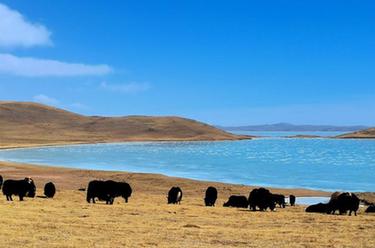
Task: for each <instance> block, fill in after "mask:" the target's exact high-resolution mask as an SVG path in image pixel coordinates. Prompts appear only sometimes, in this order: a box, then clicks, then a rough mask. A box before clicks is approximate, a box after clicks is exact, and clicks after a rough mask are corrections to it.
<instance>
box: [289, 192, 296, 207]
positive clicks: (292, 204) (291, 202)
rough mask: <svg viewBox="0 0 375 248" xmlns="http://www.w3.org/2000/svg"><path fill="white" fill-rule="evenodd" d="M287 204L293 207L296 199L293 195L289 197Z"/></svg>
mask: <svg viewBox="0 0 375 248" xmlns="http://www.w3.org/2000/svg"><path fill="white" fill-rule="evenodd" d="M289 204H290V206H294V205H295V204H296V197H295V196H294V195H290V196H289Z"/></svg>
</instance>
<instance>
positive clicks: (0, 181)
mask: <svg viewBox="0 0 375 248" xmlns="http://www.w3.org/2000/svg"><path fill="white" fill-rule="evenodd" d="M1 186H3V176H2V175H0V189H1Z"/></svg>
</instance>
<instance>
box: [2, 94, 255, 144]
mask: <svg viewBox="0 0 375 248" xmlns="http://www.w3.org/2000/svg"><path fill="white" fill-rule="evenodd" d="M246 138H250V137H248V136H238V135H233V134H230V133H227V132H225V131H222V130H220V129H217V128H215V127H212V126H210V125H207V124H204V123H201V122H198V121H194V120H190V119H186V118H180V117H151V116H126V117H100V116H83V115H79V114H75V113H72V112H68V111H65V110H62V109H58V108H54V107H50V106H46V105H42V104H38V103H30V102H8V101H3V102H0V147H3V148H4V147H20V146H35V145H50V144H51V145H52V144H66V143H97V142H121V141H177V140H179V141H191V140H238V139H246Z"/></svg>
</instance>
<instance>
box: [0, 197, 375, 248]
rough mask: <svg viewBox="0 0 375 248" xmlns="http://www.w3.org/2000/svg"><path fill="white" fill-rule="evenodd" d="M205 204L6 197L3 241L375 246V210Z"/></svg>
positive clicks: (1, 226)
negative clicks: (335, 212) (342, 212)
mask: <svg viewBox="0 0 375 248" xmlns="http://www.w3.org/2000/svg"><path fill="white" fill-rule="evenodd" d="M222 202H223V199H220V200H219V204H218V206H217V207H213V208H207V207H203V203H202V199H201V198H199V197H189V198H188V197H186V198H185V199H184V200H183V202H182V204H181V205H167V204H166V199H165V195H148V194H143V193H138V192H137V193H135V194H134V196H133V197H132V198H131V199H130V202H129V203H128V204H125V203H124V202H123V200H122V199H121V200H120V199H117V200H116V202H115V204H114V205H113V206H109V205H105V204H95V205H94V204H91V205H90V204H88V203H86V202H85V192H80V191H73V190H64V191H59V192H58V193H57V195H56V198H55V199H43V198H34V199H29V198H27V199H26V201H24V202H19V201H14V202H6V201H5V199H4V198H3V197H2V198H1V199H0V211H1V220H2V221H1V222H0V229H1V230H2V232H0V247H6V246H16V247H20V246H23V247H149V246H155V247H156V246H158V247H375V216H373V215H365V214H364V213H363V210H362V211H361V213H360V214H359V215H358V216H356V217H355V216H331V215H325V214H307V213H304V208H303V207H302V206H297V207H288V208H286V209H277V211H276V212H251V211H248V210H239V209H233V208H223V207H221V206H220V205H221V204H222Z"/></svg>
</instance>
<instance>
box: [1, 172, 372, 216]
mask: <svg viewBox="0 0 375 248" xmlns="http://www.w3.org/2000/svg"><path fill="white" fill-rule="evenodd" d="M0 188H2V191H3V194H4V195H5V196H6V199H7V201H13V198H12V196H13V195H16V196H18V197H19V200H20V201H23V198H24V197H35V194H36V186H35V184H34V181H33V179H31V178H30V177H26V178H24V179H22V180H12V179H8V180H5V181H3V177H2V176H1V175H0ZM55 193H56V187H55V185H54V184H53V183H52V182H48V183H46V184H45V186H44V197H45V198H53V197H54V196H55ZM131 195H132V188H131V187H130V185H129V184H128V183H126V182H116V181H113V180H107V181H100V180H93V181H90V182H89V184H88V187H87V196H86V200H87V202H88V203H95V200H99V201H105V202H106V204H110V205H112V204H113V202H114V199H115V198H116V197H122V198H123V199H124V200H125V202H128V199H129V197H131ZM217 198H218V191H217V189H216V188H215V187H212V186H210V187H208V188H207V190H206V192H205V196H204V203H205V205H206V206H208V207H213V206H215V203H216V200H217ZM181 200H182V190H181V188H180V187H172V188H171V189H170V190H169V192H168V195H167V203H168V204H180V203H181ZM295 202H296V197H295V196H294V195H290V196H289V205H290V206H294V205H295ZM359 203H360V199H359V198H358V197H357V196H356V195H355V194H354V193H349V192H344V193H340V192H335V193H333V194H332V195H331V198H330V201H329V202H328V203H318V204H314V205H310V206H308V207H307V208H306V210H305V211H306V212H308V213H327V214H335V213H336V212H337V211H338V213H339V214H340V215H342V214H347V213H348V212H349V215H351V214H352V213H354V215H357V211H358V208H359ZM223 206H224V207H235V208H249V209H250V210H252V211H256V210H259V211H266V210H267V209H270V210H271V211H273V210H274V209H275V208H276V207H277V206H278V207H282V208H285V206H286V201H285V196H284V195H281V194H272V193H271V192H270V191H269V190H268V189H265V188H257V189H253V190H252V191H251V192H250V194H249V197H246V196H243V195H231V196H230V197H229V199H228V200H227V201H226V202H225V203H224V205H223ZM365 212H366V213H374V212H375V205H374V204H372V205H370V206H369V207H368V208H367V209H366V211H365Z"/></svg>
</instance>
